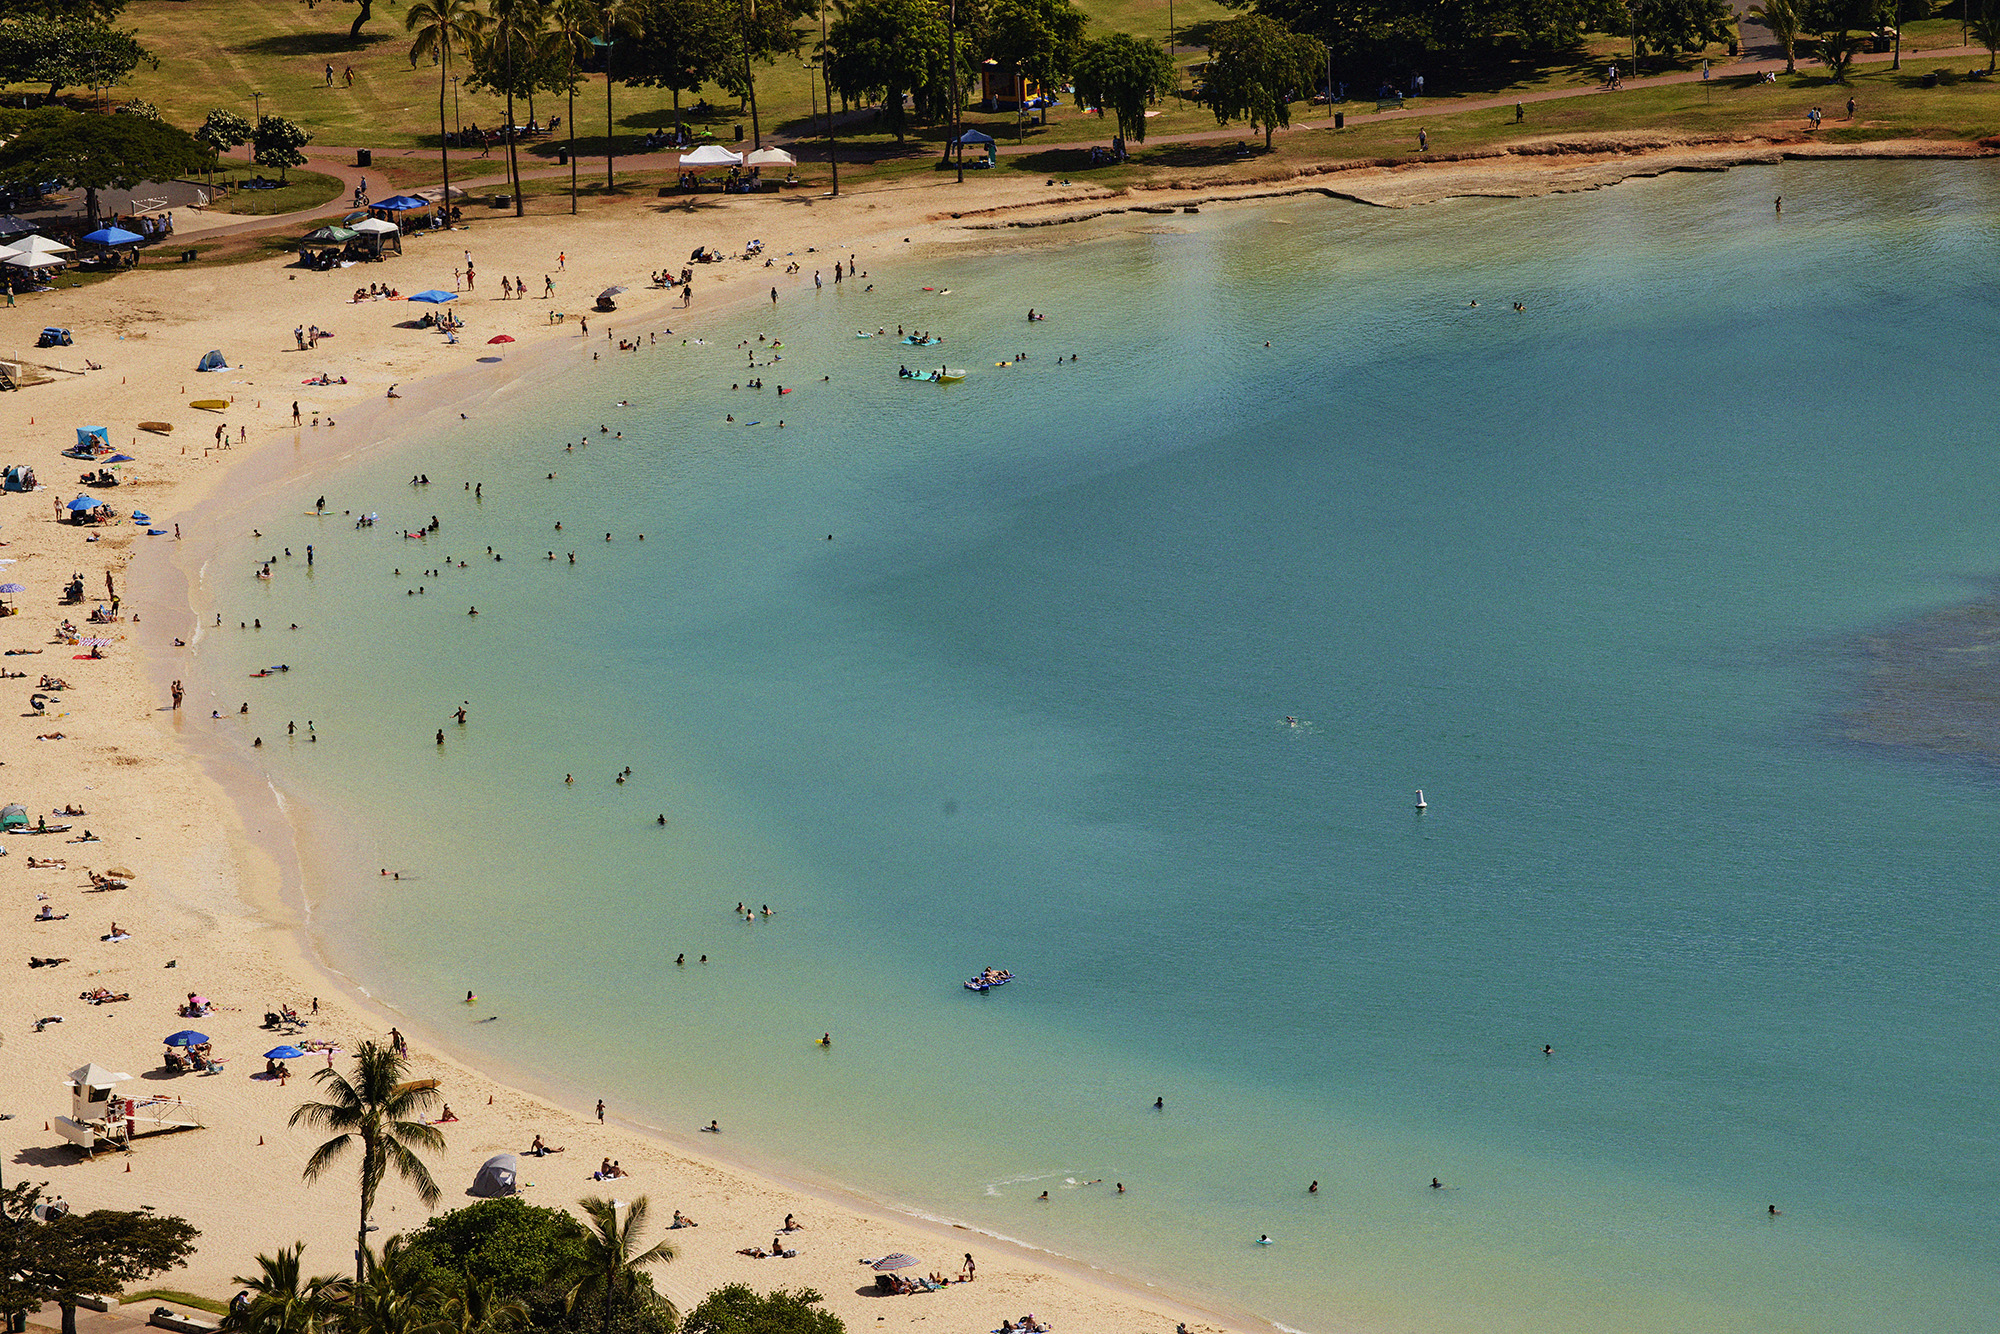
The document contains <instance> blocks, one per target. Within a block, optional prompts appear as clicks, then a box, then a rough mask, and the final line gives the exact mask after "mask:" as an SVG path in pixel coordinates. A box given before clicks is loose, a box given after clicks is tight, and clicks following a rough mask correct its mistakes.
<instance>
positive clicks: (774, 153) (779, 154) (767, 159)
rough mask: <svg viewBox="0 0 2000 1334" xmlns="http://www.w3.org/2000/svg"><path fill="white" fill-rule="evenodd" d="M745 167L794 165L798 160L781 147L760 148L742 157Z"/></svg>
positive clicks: (797, 163)
mask: <svg viewBox="0 0 2000 1334" xmlns="http://www.w3.org/2000/svg"><path fill="white" fill-rule="evenodd" d="M743 165H745V166H747V167H796V166H798V165H799V160H798V159H797V158H795V157H793V156H792V155H791V154H790V153H787V152H786V151H785V150H784V149H782V148H760V149H758V150H757V151H756V152H754V153H752V154H751V155H750V156H749V157H746V158H744V159H743Z"/></svg>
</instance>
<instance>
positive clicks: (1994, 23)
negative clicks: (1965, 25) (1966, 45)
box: [1971, 0, 2000, 73]
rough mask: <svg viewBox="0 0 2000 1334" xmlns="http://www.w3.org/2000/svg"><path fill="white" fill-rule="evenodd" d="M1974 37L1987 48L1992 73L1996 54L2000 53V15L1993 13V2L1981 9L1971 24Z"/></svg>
mask: <svg viewBox="0 0 2000 1334" xmlns="http://www.w3.org/2000/svg"><path fill="white" fill-rule="evenodd" d="M1971 30H1972V36H1973V39H1974V40H1975V41H1977V42H1978V43H1979V44H1980V45H1981V46H1983V47H1985V48H1986V69H1987V72H1988V73H1991V72H1992V70H1993V68H1994V60H1995V57H1996V53H2000V15H1995V14H1994V12H1993V3H1992V0H1987V3H1985V4H1983V5H1981V6H1980V7H1979V15H1978V17H1977V18H1975V19H1973V20H1972V23H1971Z"/></svg>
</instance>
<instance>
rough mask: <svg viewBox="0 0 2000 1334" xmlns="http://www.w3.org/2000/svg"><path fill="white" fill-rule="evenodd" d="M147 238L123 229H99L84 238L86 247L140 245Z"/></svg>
mask: <svg viewBox="0 0 2000 1334" xmlns="http://www.w3.org/2000/svg"><path fill="white" fill-rule="evenodd" d="M145 239H146V238H145V237H143V236H141V235H139V233H137V232H128V231H126V230H125V229H124V228H123V227H99V228H98V229H97V230H96V231H94V232H92V233H91V234H90V235H88V236H86V237H84V238H83V240H84V244H85V245H106V246H110V245H139V244H141V243H142V242H144V241H145Z"/></svg>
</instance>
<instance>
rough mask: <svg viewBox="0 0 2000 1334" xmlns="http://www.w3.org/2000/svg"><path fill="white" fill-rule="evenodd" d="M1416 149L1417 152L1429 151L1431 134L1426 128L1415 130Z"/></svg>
mask: <svg viewBox="0 0 2000 1334" xmlns="http://www.w3.org/2000/svg"><path fill="white" fill-rule="evenodd" d="M1417 151H1418V152H1419V153H1428V152H1430V151H1431V136H1430V132H1429V131H1428V130H1422V129H1420V130H1418V131H1417Z"/></svg>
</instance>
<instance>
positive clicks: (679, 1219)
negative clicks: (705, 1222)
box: [667, 1209, 701, 1228]
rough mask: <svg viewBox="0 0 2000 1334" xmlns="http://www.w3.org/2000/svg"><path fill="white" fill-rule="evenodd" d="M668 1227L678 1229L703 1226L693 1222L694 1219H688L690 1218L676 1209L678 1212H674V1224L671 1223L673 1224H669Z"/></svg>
mask: <svg viewBox="0 0 2000 1334" xmlns="http://www.w3.org/2000/svg"><path fill="white" fill-rule="evenodd" d="M667 1226H668V1227H670V1228H676V1227H700V1226H701V1224H699V1223H697V1222H695V1221H694V1220H693V1219H692V1218H689V1217H688V1216H687V1215H686V1214H684V1213H682V1212H681V1211H680V1210H678V1209H676V1210H674V1221H673V1222H671V1223H669V1224H667Z"/></svg>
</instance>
